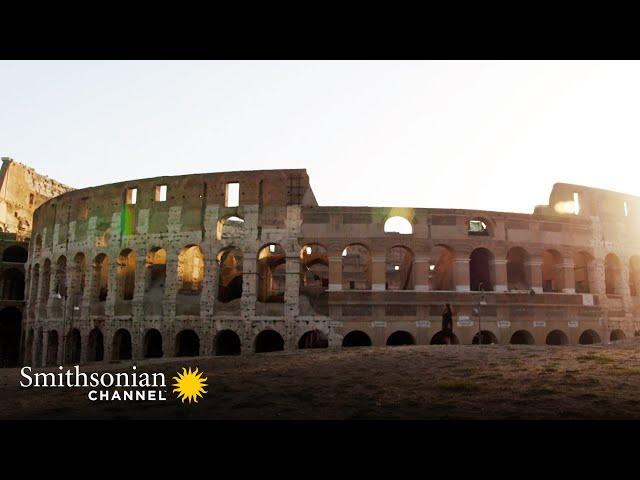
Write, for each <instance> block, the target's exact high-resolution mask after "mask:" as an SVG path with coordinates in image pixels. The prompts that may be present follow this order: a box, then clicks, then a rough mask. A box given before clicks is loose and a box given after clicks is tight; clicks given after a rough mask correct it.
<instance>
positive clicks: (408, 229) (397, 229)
mask: <svg viewBox="0 0 640 480" xmlns="http://www.w3.org/2000/svg"><path fill="white" fill-rule="evenodd" d="M384 231H385V233H400V234H402V235H411V234H412V233H413V225H411V222H410V221H409V220H407V219H406V218H405V217H402V216H400V215H395V216H393V217H389V218H387V220H386V221H385V222H384Z"/></svg>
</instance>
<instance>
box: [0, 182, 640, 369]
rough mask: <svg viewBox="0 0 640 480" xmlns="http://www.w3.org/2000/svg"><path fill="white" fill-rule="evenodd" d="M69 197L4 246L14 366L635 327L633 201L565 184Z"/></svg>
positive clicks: (629, 332) (639, 326) (494, 339)
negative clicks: (545, 190)
mask: <svg viewBox="0 0 640 480" xmlns="http://www.w3.org/2000/svg"><path fill="white" fill-rule="evenodd" d="M64 190H65V191H64V192H63V193H60V192H50V195H49V198H48V199H43V201H42V202H40V204H39V205H37V206H34V209H33V224H32V226H31V227H32V228H31V231H30V232H29V237H28V238H23V239H22V240H20V239H19V238H15V239H14V238H13V237H11V238H8V239H6V241H5V243H4V246H5V248H14V249H15V247H16V246H17V247H20V248H23V249H24V250H25V251H24V253H23V255H22V257H21V258H22V263H20V266H21V268H22V272H24V279H23V280H22V290H21V289H20V287H19V286H18V288H17V290H16V287H15V285H14V287H12V288H13V289H14V290H16V291H17V293H15V292H14V293H13V294H12V295H13V296H14V297H15V298H13V299H12V300H11V299H8V298H4V297H3V298H4V300H3V303H2V308H4V310H2V311H0V324H2V323H5V322H9V321H12V322H14V324H17V325H18V326H17V327H12V328H5V329H4V330H2V331H0V335H1V332H4V331H10V332H11V335H12V336H11V338H13V339H14V340H12V341H13V342H14V343H13V346H14V347H15V348H13V350H11V348H10V347H11V345H10V346H9V347H6V344H7V342H8V341H3V342H4V343H3V345H5V350H7V348H9V350H11V352H14V353H12V355H13V356H14V358H15V362H14V363H17V364H24V365H34V366H48V365H51V366H53V365H60V364H63V363H66V364H78V363H86V362H96V361H97V362H100V361H103V362H108V361H112V360H122V359H142V358H149V357H173V356H197V355H233V354H252V353H260V352H269V351H276V350H293V349H299V348H323V347H352V346H368V345H375V346H383V345H403V344H418V345H426V344H437V343H443V342H444V339H443V335H442V332H441V315H442V310H443V306H444V305H445V304H447V303H449V304H450V305H451V307H452V310H453V320H454V328H453V332H454V334H455V336H454V339H453V340H454V343H460V344H477V343H482V344H488V343H494V344H535V345H544V344H548V345H575V344H591V343H599V342H604V343H607V342H610V341H616V340H621V339H624V338H626V337H630V336H634V335H635V334H636V332H638V331H639V330H640V323H639V321H638V319H639V316H638V307H639V305H640V300H639V296H638V293H639V292H640V243H638V239H640V221H639V220H640V198H638V197H634V196H631V195H625V194H622V193H617V192H611V191H606V190H601V189H595V188H589V187H584V186H578V185H570V184H555V185H554V186H553V188H552V191H551V194H550V197H549V203H548V205H539V206H535V208H533V213H532V214H522V213H508V212H492V211H480V210H460V209H456V210H453V209H430V208H383V207H329V206H319V205H318V203H317V201H316V198H315V196H314V193H313V191H312V189H311V186H310V183H309V177H308V175H307V173H306V171H305V170H261V171H241V172H223V173H210V174H194V175H184V176H171V177H157V178H147V179H139V180H131V181H126V182H121V183H115V184H109V185H102V186H97V187H92V188H85V189H80V190H72V189H69V188H68V187H67V188H65V189H64ZM25 195H26V194H25ZM25 201H27V200H25ZM19 240H20V241H19ZM27 249H28V255H27ZM4 251H5V252H6V250H4ZM14 253H15V252H14ZM14 263H15V262H14ZM4 264H5V262H4V255H3V265H4ZM14 267H15V265H14ZM5 271H6V268H5V267H3V272H5ZM2 278H3V283H2V288H1V289H0V290H1V291H2V292H3V295H4V293H5V290H7V291H10V288H9V287H7V286H6V285H9V284H11V282H10V281H8V280H6V279H5V276H4V275H3V277H2ZM22 293H23V295H22ZM10 294H11V293H10ZM7 301H9V302H13V303H10V304H7V303H6V302H7ZM7 312H9V313H7ZM9 317H11V319H10V318H9ZM16 328H17V330H16ZM5 363H7V362H5ZM9 363H10V362H9Z"/></svg>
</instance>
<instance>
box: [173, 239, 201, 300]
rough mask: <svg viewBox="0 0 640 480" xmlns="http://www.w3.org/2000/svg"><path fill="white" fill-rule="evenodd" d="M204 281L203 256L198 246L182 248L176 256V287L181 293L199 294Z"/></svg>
mask: <svg viewBox="0 0 640 480" xmlns="http://www.w3.org/2000/svg"><path fill="white" fill-rule="evenodd" d="M203 280H204V254H203V253H202V249H201V248H200V247H199V246H198V245H189V246H186V247H184V248H183V249H182V250H181V251H180V254H179V255H178V285H179V286H180V292H181V293H188V292H196V293H200V290H201V289H202V281H203Z"/></svg>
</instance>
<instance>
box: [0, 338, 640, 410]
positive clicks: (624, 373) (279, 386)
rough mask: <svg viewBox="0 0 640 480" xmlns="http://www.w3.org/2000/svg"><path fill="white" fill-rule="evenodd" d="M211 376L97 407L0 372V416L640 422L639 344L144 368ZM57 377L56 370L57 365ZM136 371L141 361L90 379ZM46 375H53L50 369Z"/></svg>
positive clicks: (391, 352)
mask: <svg viewBox="0 0 640 480" xmlns="http://www.w3.org/2000/svg"><path fill="white" fill-rule="evenodd" d="M136 364H137V365H138V370H139V371H148V372H158V371H162V372H165V373H166V374H167V378H168V380H169V382H170V383H173V382H172V381H171V380H170V379H171V377H173V376H174V375H175V372H176V371H178V370H181V368H182V367H183V366H186V367H188V366H192V367H196V366H197V367H199V368H200V369H201V370H202V369H204V370H205V371H206V376H207V377H208V384H209V387H208V389H207V390H208V393H207V394H205V397H204V399H201V400H200V402H199V403H198V404H197V405H196V404H193V405H188V404H181V403H180V402H178V401H177V400H176V399H175V397H174V394H173V393H171V388H169V389H168V397H169V398H168V400H167V401H165V402H91V401H89V399H88V398H87V392H88V390H90V389H84V388H79V389H61V388H55V389H51V388H48V389H43V388H39V389H34V388H31V389H22V388H20V387H19V381H20V375H19V370H18V369H2V370H0V406H1V408H0V419H36V418H37V419H40V418H46V419H63V418H64V419H68V418H105V419H108V418H117V419H123V418H126V419H137V418H141V419H147V418H161V419H169V418H175V419H185V418H194V419H195V418H208V419H243V420H255V419H269V420H272V419H305V420H317V419H320V420H322V419H407V420H413V419H420V420H423V419H640V341H638V340H636V339H633V340H628V341H625V342H621V343H617V344H612V345H602V346H599V345H594V346H579V347H542V346H497V345H483V346H468V345H464V346H436V345H433V346H408V347H380V348H355V349H345V350H316V351H310V350H307V351H296V352H287V353H285V352H278V353H269V354H259V355H253V356H241V357H208V358H204V357H199V358H180V359H175V358H174V359H166V360H161V359H159V360H146V361H144V362H137V363H136ZM47 370H48V371H55V370H54V369H47ZM107 370H108V371H131V362H120V363H117V364H108V365H104V366H98V365H95V366H93V365H88V366H83V367H82V371H84V372H91V371H107ZM40 371H44V369H41V370H40Z"/></svg>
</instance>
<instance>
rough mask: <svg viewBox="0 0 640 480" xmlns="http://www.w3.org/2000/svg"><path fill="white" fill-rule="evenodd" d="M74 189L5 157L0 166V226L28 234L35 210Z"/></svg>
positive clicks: (21, 233)
mask: <svg viewBox="0 0 640 480" xmlns="http://www.w3.org/2000/svg"><path fill="white" fill-rule="evenodd" d="M70 190H72V188H71V187H68V186H66V185H63V184H62V183H60V182H57V181H55V180H53V179H51V178H49V177H46V176H44V175H40V174H39V173H37V172H36V171H35V170H34V169H33V168H30V167H27V166H26V165H23V164H21V163H18V162H16V161H15V160H13V159H11V158H8V157H2V167H1V168H0V228H1V229H2V231H4V232H11V233H15V234H17V235H18V236H19V237H21V238H26V237H29V235H30V233H31V229H32V225H33V212H34V211H35V210H36V208H38V207H39V206H40V205H42V204H43V203H44V202H46V201H47V200H49V199H51V198H53V197H56V196H58V195H60V194H62V193H65V192H68V191H70Z"/></svg>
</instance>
